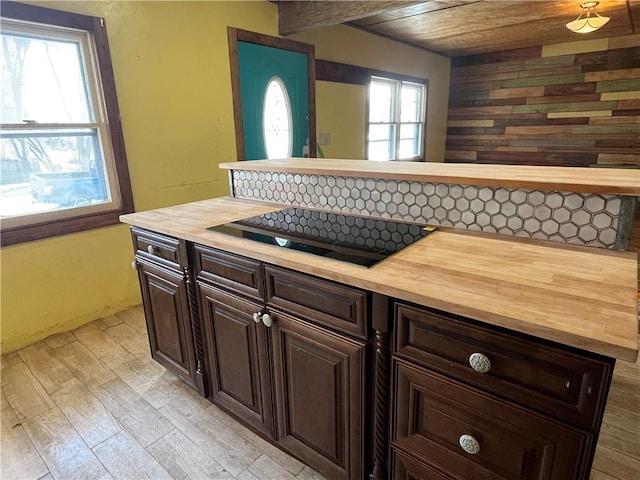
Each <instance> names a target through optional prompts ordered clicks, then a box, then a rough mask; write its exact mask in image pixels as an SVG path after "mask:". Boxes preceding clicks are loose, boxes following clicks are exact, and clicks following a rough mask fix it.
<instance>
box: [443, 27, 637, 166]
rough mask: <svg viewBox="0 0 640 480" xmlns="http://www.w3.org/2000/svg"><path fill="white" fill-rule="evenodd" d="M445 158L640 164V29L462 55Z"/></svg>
mask: <svg viewBox="0 0 640 480" xmlns="http://www.w3.org/2000/svg"><path fill="white" fill-rule="evenodd" d="M450 92H451V93H450V97H449V116H448V128H447V148H446V153H445V161H447V162H468V163H503V164H522V165H570V166H589V165H593V164H596V163H600V164H616V165H618V164H628V165H640V35H639V34H635V35H628V36H623V37H612V38H604V39H596V40H585V41H580V42H574V43H566V44H560V45H549V46H544V47H535V48H526V49H520V50H510V51H504V52H497V53H489V54H482V55H473V56H468V57H459V58H455V59H453V61H452V70H451V90H450Z"/></svg>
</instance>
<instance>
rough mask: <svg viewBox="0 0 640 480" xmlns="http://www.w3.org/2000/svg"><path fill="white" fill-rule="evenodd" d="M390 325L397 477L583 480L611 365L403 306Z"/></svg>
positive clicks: (550, 346) (591, 451)
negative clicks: (392, 335)
mask: <svg viewBox="0 0 640 480" xmlns="http://www.w3.org/2000/svg"><path fill="white" fill-rule="evenodd" d="M394 324H395V332H394V354H393V360H392V384H393V387H392V402H393V405H394V406H393V415H392V425H391V427H392V428H391V448H392V451H393V456H394V458H393V465H392V468H393V471H394V472H395V474H396V476H398V478H425V479H430V478H435V479H439V478H441V477H439V476H438V475H444V477H442V478H448V477H449V476H450V477H452V478H455V479H458V478H460V479H467V478H469V479H470V478H473V479H478V480H500V479H504V480H511V479H521V480H529V479H530V480H534V479H535V480H585V479H587V478H588V476H589V470H590V466H591V461H592V458H593V453H594V448H595V444H596V440H597V435H598V428H599V425H600V423H601V420H602V414H603V410H604V402H605V399H606V395H607V390H608V387H609V382H610V378H611V373H612V370H613V361H612V360H610V359H605V358H603V357H600V356H597V355H592V354H587V353H586V352H578V351H575V350H574V351H569V350H568V349H561V348H559V346H557V345H552V344H548V343H546V342H543V341H539V340H537V339H533V338H530V337H525V336H522V335H516V334H507V333H506V332H504V331H501V330H500V329H491V328H487V327H484V326H480V325H477V324H476V323H474V322H472V321H470V320H468V319H464V318H462V317H457V316H454V315H449V314H445V313H444V312H438V311H434V310H431V309H428V308H424V307H419V306H415V305H408V304H404V303H402V302H397V303H396V304H395V322H394ZM415 471H419V472H420V473H415V474H414V473H409V472H415Z"/></svg>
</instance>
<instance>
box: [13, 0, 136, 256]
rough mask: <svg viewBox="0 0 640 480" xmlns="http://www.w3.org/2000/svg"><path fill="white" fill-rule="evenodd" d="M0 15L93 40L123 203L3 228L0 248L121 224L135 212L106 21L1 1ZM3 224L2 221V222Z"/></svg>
mask: <svg viewBox="0 0 640 480" xmlns="http://www.w3.org/2000/svg"><path fill="white" fill-rule="evenodd" d="M1 16H2V18H7V19H12V20H19V21H25V22H32V23H40V24H43V25H51V26H58V27H66V28H73V29H76V30H82V31H85V32H87V33H89V34H90V35H91V36H92V37H93V43H94V47H95V51H94V53H95V64H96V67H97V73H98V75H99V80H100V81H101V84H102V93H103V98H104V105H102V106H101V107H102V108H103V109H104V114H105V118H106V122H107V125H108V130H109V135H110V139H111V142H110V143H109V142H104V143H103V149H105V150H106V149H111V151H112V152H113V158H114V167H115V177H116V183H117V186H116V188H117V190H118V194H117V195H116V196H114V200H116V198H115V197H117V196H119V204H120V205H119V206H118V205H117V204H116V205H114V207H115V208H110V209H108V210H102V211H98V212H93V213H83V212H82V211H81V210H83V209H82V208H79V209H78V210H80V211H79V212H78V215H73V216H69V217H66V218H64V219H49V220H41V221H37V222H34V223H29V224H25V225H20V226H18V225H16V226H11V227H4V226H2V232H1V234H0V243H1V245H2V246H6V245H13V244H18V243H24V242H30V241H34V240H41V239H45V238H50V237H55V236H59V235H65V234H68V233H76V232H81V231H86V230H91V229H95V228H100V227H106V226H110V225H115V224H118V223H120V219H119V217H120V215H123V214H126V213H132V212H133V211H134V203H133V192H132V190H131V179H130V176H129V169H128V166H127V156H126V151H125V146H124V137H123V134H122V124H121V121H120V110H119V108H118V98H117V94H116V87H115V79H114V76H113V65H112V63H111V53H110V50H109V42H108V38H107V29H106V25H105V22H104V19H102V18H98V17H92V16H88V15H81V14H77V13H70V12H63V11H60V10H53V9H50V8H44V7H36V6H33V5H25V4H22V3H16V2H10V1H3V2H2V11H1ZM52 213H54V212H52ZM0 223H2V222H1V221H0Z"/></svg>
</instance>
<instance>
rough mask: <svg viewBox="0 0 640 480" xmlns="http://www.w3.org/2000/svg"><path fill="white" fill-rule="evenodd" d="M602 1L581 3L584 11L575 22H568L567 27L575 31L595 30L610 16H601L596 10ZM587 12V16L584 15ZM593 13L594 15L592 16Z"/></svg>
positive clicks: (586, 31) (587, 31)
mask: <svg viewBox="0 0 640 480" xmlns="http://www.w3.org/2000/svg"><path fill="white" fill-rule="evenodd" d="M599 3H600V2H583V3H581V4H580V7H582V13H581V14H580V16H579V17H578V18H576V19H575V20H574V21H573V22H569V23H567V28H568V29H569V30H571V31H572V32H575V33H589V32H595V31H596V30H598V29H599V28H600V27H602V26H603V25H604V24H605V23H607V22H608V21H609V17H601V16H600V15H598V12H596V7H597V6H598V4H599ZM585 13H586V16H584V15H585ZM591 14H593V15H594V16H591Z"/></svg>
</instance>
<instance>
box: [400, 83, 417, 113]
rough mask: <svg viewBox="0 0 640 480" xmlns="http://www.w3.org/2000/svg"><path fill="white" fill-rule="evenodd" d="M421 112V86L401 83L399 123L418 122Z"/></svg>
mask: <svg viewBox="0 0 640 480" xmlns="http://www.w3.org/2000/svg"><path fill="white" fill-rule="evenodd" d="M421 110H422V85H415V84H412V83H403V84H402V90H401V100H400V119H401V120H400V121H401V122H419V121H421V118H420V116H421V115H420V114H421Z"/></svg>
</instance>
